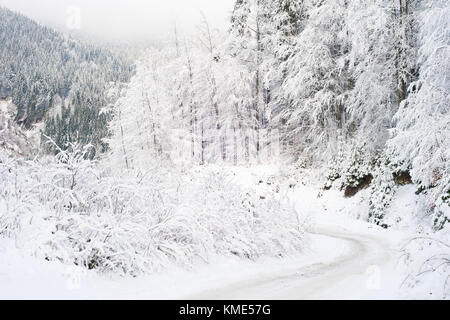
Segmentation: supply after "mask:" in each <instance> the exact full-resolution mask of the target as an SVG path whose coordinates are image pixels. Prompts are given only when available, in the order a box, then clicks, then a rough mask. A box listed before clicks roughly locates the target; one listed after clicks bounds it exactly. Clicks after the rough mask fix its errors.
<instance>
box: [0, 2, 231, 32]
mask: <svg viewBox="0 0 450 320" xmlns="http://www.w3.org/2000/svg"><path fill="white" fill-rule="evenodd" d="M233 3H234V0H0V5H1V6H5V7H7V8H10V9H13V10H16V11H19V12H21V13H23V14H25V15H26V16H28V17H31V18H33V19H35V20H38V21H39V22H41V23H44V24H47V25H50V26H52V27H57V28H63V29H66V30H70V29H73V28H75V29H78V27H80V29H79V30H80V31H81V32H82V33H87V34H89V35H92V36H101V37H103V38H105V39H107V40H113V39H120V40H145V39H149V38H163V37H164V36H166V35H168V34H169V33H172V32H173V28H174V25H175V23H176V25H177V27H178V29H180V30H181V31H185V33H190V32H192V31H194V30H195V27H196V25H197V24H198V23H199V21H200V19H201V15H200V11H202V12H204V13H205V15H206V17H207V19H208V21H209V22H210V24H211V25H212V26H213V27H215V28H219V29H226V28H227V27H228V22H229V16H230V13H231V10H232V8H233ZM78 12H79V13H80V14H79V15H78Z"/></svg>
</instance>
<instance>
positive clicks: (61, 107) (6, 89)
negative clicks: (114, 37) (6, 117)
mask: <svg viewBox="0 0 450 320" xmlns="http://www.w3.org/2000/svg"><path fill="white" fill-rule="evenodd" d="M0 43H1V45H0V98H3V99H5V98H12V101H13V103H14V104H15V105H16V106H17V114H16V116H15V121H16V122H17V123H18V124H20V125H22V126H23V127H24V128H26V129H31V128H32V126H33V125H34V124H35V123H37V122H41V121H45V123H46V126H45V130H44V131H45V132H44V134H45V135H47V136H50V137H52V138H53V139H54V140H55V141H56V142H57V143H58V145H59V146H60V147H62V148H65V147H66V146H67V143H70V142H80V143H82V144H87V143H92V144H93V145H94V146H95V149H96V152H97V153H98V152H103V151H105V150H106V149H107V146H106V145H105V144H104V143H103V141H102V139H103V138H104V137H106V136H107V135H108V130H107V121H108V117H107V115H106V114H102V113H101V112H100V110H101V108H103V107H105V106H107V105H108V104H109V103H111V102H112V101H108V98H107V92H108V89H109V88H110V87H111V86H112V85H115V84H118V83H121V82H127V81H128V80H129V78H130V77H131V75H132V73H133V67H132V65H131V63H130V62H129V61H128V60H127V59H126V58H125V57H122V56H121V55H120V54H117V53H113V52H112V51H111V50H108V49H105V48H100V47H97V46H95V45H92V44H88V43H83V42H80V41H77V40H74V39H71V38H69V37H67V36H65V35H63V34H61V33H59V32H57V31H55V30H53V29H50V28H48V27H45V26H42V25H39V24H38V23H36V22H34V21H32V20H31V19H28V18H27V17H25V16H23V15H21V14H18V13H15V12H13V11H10V10H8V9H6V8H0ZM50 110H52V111H50ZM91 156H93V154H92V155H91Z"/></svg>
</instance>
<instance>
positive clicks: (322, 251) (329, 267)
mask: <svg viewBox="0 0 450 320" xmlns="http://www.w3.org/2000/svg"><path fill="white" fill-rule="evenodd" d="M310 233H311V238H312V242H313V243H316V246H317V250H318V252H317V253H318V257H316V258H313V259H311V260H310V261H308V262H305V261H303V262H301V263H299V265H298V266H295V267H292V266H291V267H286V269H280V270H279V271H277V272H276V273H272V274H268V273H256V274H254V275H253V276H252V277H251V278H249V279H246V280H244V281H242V280H239V281H237V282H235V283H229V284H227V285H226V286H224V287H219V288H214V289H209V290H207V291H204V292H200V293H198V294H196V295H194V296H191V297H189V299H194V300H197V299H214V300H216V299H217V300H219V299H226V300H241V299H242V300H249V299H258V300H277V299H293V300H294V299H295V300H300V299H364V298H369V297H373V296H377V294H380V292H381V291H382V289H383V288H382V286H383V285H385V284H383V271H382V270H383V267H384V266H386V265H387V264H389V263H391V262H392V261H393V257H395V256H396V254H395V252H394V251H393V250H392V249H391V248H390V245H389V242H388V241H387V240H385V239H384V237H383V235H382V234H380V235H374V234H373V233H369V232H368V233H367V234H366V233H364V234H363V233H358V232H354V231H349V230H347V229H344V228H342V227H337V226H336V227H335V226H330V225H327V226H320V227H316V228H315V230H312V231H311V232H310ZM384 280H386V279H384ZM384 282H386V281H384Z"/></svg>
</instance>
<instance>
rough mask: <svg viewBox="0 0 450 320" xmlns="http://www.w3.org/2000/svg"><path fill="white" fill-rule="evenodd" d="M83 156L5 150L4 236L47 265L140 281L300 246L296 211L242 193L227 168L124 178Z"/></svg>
mask: <svg viewBox="0 0 450 320" xmlns="http://www.w3.org/2000/svg"><path fill="white" fill-rule="evenodd" d="M86 151H87V150H86V148H78V147H77V146H72V148H70V149H69V150H68V151H62V150H61V152H60V154H59V155H58V157H56V158H53V157H45V158H40V159H36V160H33V161H19V160H16V161H13V160H11V158H9V157H8V155H5V154H3V153H2V154H1V156H2V157H1V161H0V178H1V180H0V236H1V237H9V238H14V239H15V240H16V241H15V242H16V244H17V245H18V246H20V247H22V248H23V249H24V250H25V251H26V252H29V253H30V254H32V255H34V256H37V257H40V258H42V259H47V260H51V261H60V262H62V263H64V264H67V265H74V264H75V265H78V266H83V267H85V268H89V269H95V270H98V271H99V272H112V273H117V274H123V275H133V276H137V275H140V274H145V273H151V272H157V271H160V270H163V269H165V268H167V267H170V266H173V265H178V266H184V267H189V266H190V265H192V264H193V263H194V262H197V261H198V260H200V261H204V262H208V261H210V258H211V257H213V256H214V255H225V256H226V255H236V256H238V257H241V258H243V259H257V258H258V257H261V256H267V255H268V256H274V257H279V256H284V255H285V254H287V253H290V252H294V251H298V250H299V249H301V247H302V244H303V241H304V232H303V226H302V225H301V223H302V222H301V221H299V219H298V216H297V213H296V212H295V211H294V210H292V208H285V207H283V206H282V205H281V204H280V203H279V202H277V201H275V200H271V199H269V198H267V199H264V200H262V199H260V198H258V196H257V195H256V193H252V191H251V190H242V189H241V188H240V187H237V186H236V185H235V184H233V183H232V182H231V181H227V179H226V177H224V176H223V174H224V172H223V171H221V170H220V169H208V168H205V169H202V170H200V169H199V171H195V169H190V170H185V171H183V170H178V169H175V168H171V169H167V168H163V167H154V168H149V169H148V172H147V173H146V174H142V173H140V172H138V171H136V172H137V173H136V172H134V171H131V170H130V171H127V172H118V173H117V172H113V171H112V169H110V168H106V167H103V166H102V165H101V163H96V162H93V161H90V160H85V156H84V154H85V152H86ZM192 170H194V171H192Z"/></svg>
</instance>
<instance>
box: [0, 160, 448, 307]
mask: <svg viewBox="0 0 450 320" xmlns="http://www.w3.org/2000/svg"><path fill="white" fill-rule="evenodd" d="M234 170H235V172H236V177H237V181H239V182H240V183H242V184H247V185H250V184H255V183H257V184H260V185H261V186H260V192H261V194H262V195H263V194H264V192H269V189H273V188H275V189H276V190H277V192H278V193H279V194H280V200H282V199H281V198H282V196H281V195H283V196H284V197H285V200H286V201H290V202H292V204H293V205H294V206H295V208H296V210H297V212H298V213H299V215H302V216H303V218H305V217H306V218H307V219H306V221H310V222H309V230H308V231H309V237H308V243H307V245H306V247H305V249H304V250H303V252H301V253H299V254H298V255H296V256H292V257H288V258H283V259H275V258H261V259H260V260H258V261H256V262H249V261H243V260H240V259H237V258H223V257H216V258H214V259H212V260H211V263H210V264H208V265H197V266H195V267H193V268H192V269H191V270H186V269H171V270H167V271H165V272H163V273H158V274H154V275H150V276H144V277H138V278H131V277H129V278H127V277H113V276H105V275H99V274H97V273H96V272H93V271H85V270H84V269H80V268H77V267H67V266H64V265H62V264H60V263H57V262H45V261H39V260H36V259H34V258H31V257H26V256H23V255H22V254H21V253H20V251H19V250H18V249H16V246H15V245H14V243H12V242H3V243H2V245H1V247H0V298H1V299H318V298H320V299H402V298H438V299H439V298H442V297H437V296H433V295H429V294H428V293H427V292H425V291H421V292H417V291H415V293H414V294H412V293H411V292H410V291H407V290H404V288H403V287H402V282H403V280H404V278H405V275H404V272H403V271H404V270H403V269H402V268H403V265H402V263H401V260H400V251H399V250H400V248H401V247H402V245H403V244H404V243H405V241H406V240H407V239H408V238H409V237H411V233H410V232H408V231H406V230H397V231H396V230H392V229H390V230H384V229H382V228H380V227H377V226H374V225H372V224H368V223H366V222H363V221H361V220H357V219H355V218H357V217H358V214H357V211H358V210H360V211H361V215H362V216H364V214H365V213H364V210H365V208H364V206H362V205H361V199H359V198H358V197H356V198H352V199H344V198H343V197H342V195H340V194H339V193H338V192H333V191H332V192H330V193H325V194H324V195H322V196H321V197H319V198H318V192H317V188H313V187H311V186H305V185H298V186H297V187H296V188H295V189H290V188H289V187H288V185H289V183H288V184H281V185H277V182H272V181H271V180H270V178H269V177H270V176H272V173H274V171H276V170H278V169H277V168H264V169H261V168H259V170H261V171H260V172H264V174H255V172H254V171H253V172H252V171H251V170H248V169H243V168H235V169H234ZM267 181H271V182H269V183H268V184H267ZM405 194H406V195H407V196H405ZM405 194H402V193H400V195H401V196H400V198H399V199H398V200H397V202H398V204H397V206H398V205H400V204H401V203H402V201H403V205H404V208H406V209H407V208H408V207H407V205H408V204H407V203H405V202H408V201H407V199H405V198H407V197H409V192H406V191H405ZM363 196H364V195H363V194H361V195H359V197H363ZM358 204H359V206H358ZM394 208H397V209H400V208H399V207H396V205H394ZM302 221H305V219H303V220H302Z"/></svg>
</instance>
